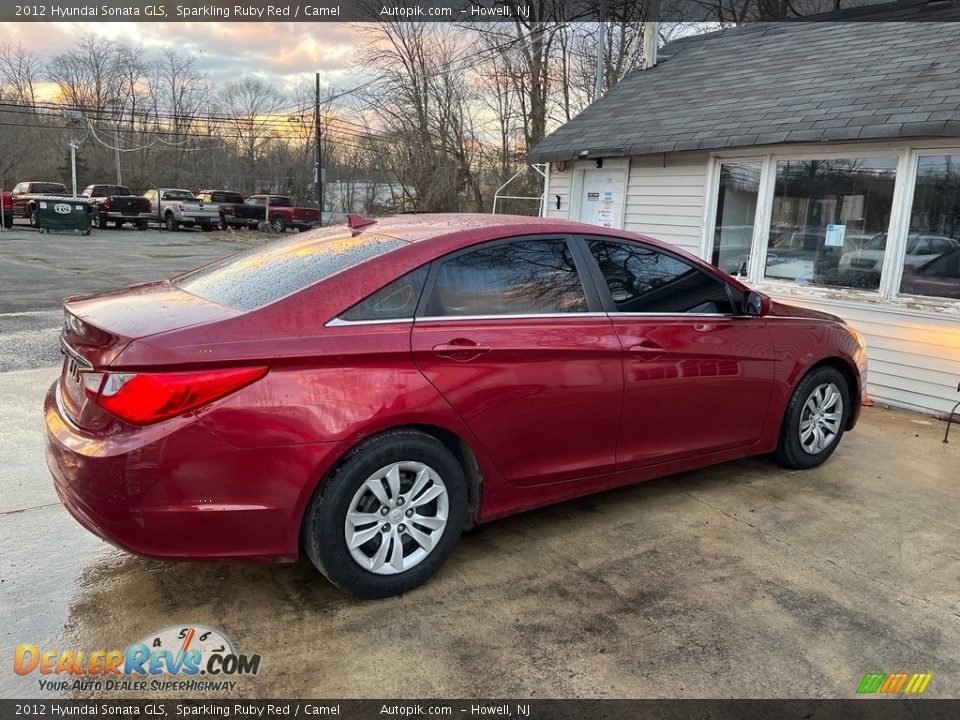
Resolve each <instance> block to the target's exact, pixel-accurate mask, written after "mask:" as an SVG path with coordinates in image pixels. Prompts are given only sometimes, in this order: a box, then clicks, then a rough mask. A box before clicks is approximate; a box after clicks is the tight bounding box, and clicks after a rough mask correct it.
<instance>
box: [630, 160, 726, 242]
mask: <svg viewBox="0 0 960 720" xmlns="http://www.w3.org/2000/svg"><path fill="white" fill-rule="evenodd" d="M708 165H709V156H708V155H707V154H706V153H678V154H668V155H652V156H644V157H635V158H632V159H631V160H630V176H629V178H628V179H627V201H626V207H625V208H624V225H623V227H624V229H625V230H631V231H633V232H636V233H640V234H642V235H649V236H651V237H655V238H657V239H658V240H663V241H664V242H668V243H672V244H674V245H677V246H679V247H682V248H683V249H684V250H689V251H690V252H693V253H697V254H699V250H700V234H701V232H700V229H701V227H702V226H703V207H704V201H705V196H706V181H707V167H708Z"/></svg>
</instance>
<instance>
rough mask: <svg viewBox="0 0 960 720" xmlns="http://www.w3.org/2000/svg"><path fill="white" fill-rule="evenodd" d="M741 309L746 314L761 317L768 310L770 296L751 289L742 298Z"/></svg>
mask: <svg viewBox="0 0 960 720" xmlns="http://www.w3.org/2000/svg"><path fill="white" fill-rule="evenodd" d="M743 310H744V312H745V313H746V314H747V315H751V316H753V317H763V316H764V315H766V314H767V313H769V312H770V298H769V297H767V296H766V295H764V294H763V293H759V292H757V291H756V290H751V291H750V292H748V293H747V296H746V298H744V300H743Z"/></svg>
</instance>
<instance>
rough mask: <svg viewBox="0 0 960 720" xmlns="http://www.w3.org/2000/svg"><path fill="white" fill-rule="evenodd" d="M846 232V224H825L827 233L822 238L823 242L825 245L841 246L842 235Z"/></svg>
mask: <svg viewBox="0 0 960 720" xmlns="http://www.w3.org/2000/svg"><path fill="white" fill-rule="evenodd" d="M846 234H847V226H846V225H827V235H826V237H825V238H824V239H823V244H824V246H825V247H843V236H844V235H846Z"/></svg>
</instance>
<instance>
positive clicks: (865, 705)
mask: <svg viewBox="0 0 960 720" xmlns="http://www.w3.org/2000/svg"><path fill="white" fill-rule="evenodd" d="M958 714H960V700H920V699H916V700H896V699H884V700H880V699H866V698H864V699H851V700H246V701H244V700H155V701H151V700H130V701H124V700H102V701H95V700H84V701H80V700H49V701H47V700H23V701H20V700H0V719H2V720H8V719H9V718H33V719H35V720H47V719H48V718H50V719H51V720H60V719H61V718H118V717H138V718H150V719H153V718H204V719H205V720H209V719H210V718H233V719H239V720H247V719H250V718H264V719H265V720H266V719H268V718H270V719H272V718H306V719H307V720H310V719H312V718H348V719H349V720H375V719H377V718H403V719H410V718H414V719H418V720H419V719H422V720H436V718H470V719H471V720H472V719H475V718H512V719H513V720H632V719H634V718H635V719H636V720H640V719H641V718H642V719H643V720H687V719H697V720H727V719H729V720H770V719H771V718H777V719H779V720H801V719H804V720H861V719H862V720H868V719H869V720H920V719H921V718H922V719H924V720H926V719H927V718H930V719H932V720H940V719H941V718H942V719H943V720H948V718H949V719H950V720H952V719H953V718H956V717H957V716H958Z"/></svg>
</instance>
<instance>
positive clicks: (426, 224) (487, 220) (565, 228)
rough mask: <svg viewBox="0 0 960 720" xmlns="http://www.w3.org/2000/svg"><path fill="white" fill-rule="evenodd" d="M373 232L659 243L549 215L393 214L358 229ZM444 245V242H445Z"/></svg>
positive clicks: (411, 239)
mask: <svg viewBox="0 0 960 720" xmlns="http://www.w3.org/2000/svg"><path fill="white" fill-rule="evenodd" d="M360 232H361V233H363V232H370V233H372V234H375V235H382V236H387V237H391V238H395V239H397V240H403V241H405V242H408V243H419V242H424V241H429V240H439V239H441V238H443V239H447V240H454V239H457V240H458V241H459V242H455V243H453V244H460V245H462V246H463V247H467V246H469V245H473V244H474V243H477V242H482V241H484V240H491V239H495V238H500V237H503V238H506V237H510V236H511V235H534V234H541V233H562V234H573V233H579V234H590V235H609V236H612V237H619V238H624V239H631V240H638V239H642V240H644V241H648V242H651V243H652V244H655V245H658V246H663V247H665V246H664V245H663V244H662V243H660V242H659V241H657V240H654V239H653V238H648V237H645V236H638V235H636V234H635V233H626V232H623V231H622V230H615V229H613V228H605V227H599V226H597V225H588V224H587V223H581V222H574V221H572V220H555V219H551V218H540V217H530V216H527V215H482V214H476V213H474V214H469V213H431V214H422V215H421V214H410V215H394V216H392V217H387V218H380V219H378V220H376V222H373V223H371V224H369V225H364V226H363V227H362V229H361V230H360ZM445 244H446V243H445Z"/></svg>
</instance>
